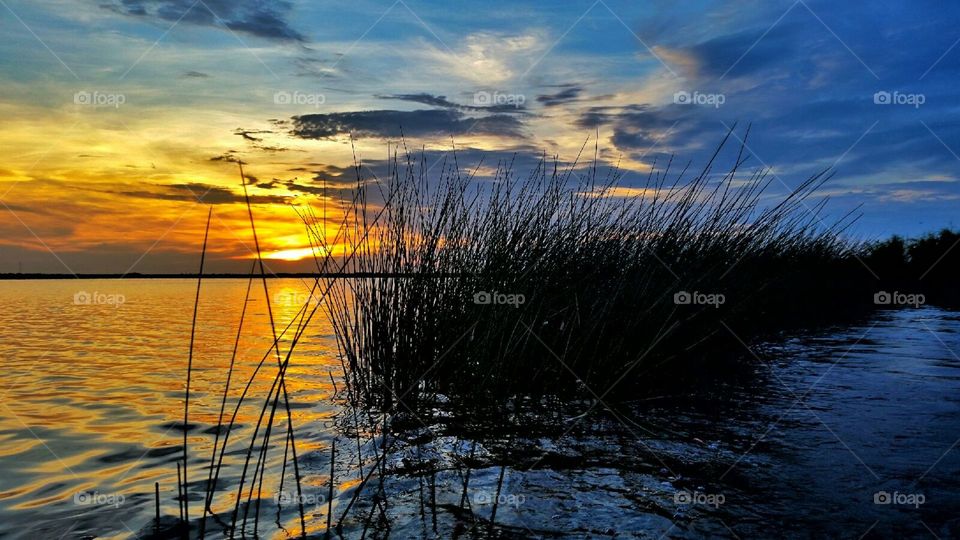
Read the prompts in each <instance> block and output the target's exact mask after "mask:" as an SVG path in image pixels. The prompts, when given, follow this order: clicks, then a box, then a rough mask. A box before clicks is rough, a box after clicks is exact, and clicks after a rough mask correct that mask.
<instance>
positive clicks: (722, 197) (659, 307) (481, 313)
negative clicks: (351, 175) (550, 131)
mask: <svg viewBox="0 0 960 540" xmlns="http://www.w3.org/2000/svg"><path fill="white" fill-rule="evenodd" d="M728 137H729V134H728ZM726 142H727V141H726V139H725V140H724V141H723V143H722V144H721V145H720V146H719V148H718V149H717V151H716V153H714V154H713V156H712V158H711V159H710V160H709V162H708V163H707V164H706V165H705V166H704V167H703V168H702V169H701V170H700V172H699V173H696V174H690V173H689V167H684V168H682V170H680V171H676V172H675V169H677V167H676V166H675V165H674V164H673V163H672V160H671V162H670V163H666V164H664V165H663V166H662V167H655V168H654V170H652V171H651V172H650V174H649V176H648V177H647V178H646V182H645V184H644V185H642V186H641V187H640V188H634V189H624V187H623V185H622V183H621V181H622V174H621V173H620V172H619V171H617V170H609V171H606V172H602V171H601V170H600V169H599V168H598V167H597V166H596V160H594V163H593V164H588V165H581V164H580V163H579V158H578V160H575V161H574V162H573V163H572V164H570V165H569V166H567V167H565V168H563V169H561V167H560V166H559V165H558V164H557V163H556V162H554V163H552V164H551V163H550V162H548V161H547V160H545V159H544V160H542V161H541V162H540V163H539V165H538V166H537V167H536V169H535V170H534V171H532V172H531V173H530V174H529V175H528V176H526V177H523V178H518V177H517V176H516V175H515V174H514V173H513V170H512V166H511V164H509V163H501V164H498V166H497V167H496V170H495V173H494V174H493V175H492V179H487V180H481V179H478V178H477V177H476V174H475V171H474V172H473V173H465V172H463V171H461V169H460V167H459V166H458V165H457V163H456V156H455V154H453V156H452V157H451V159H450V161H449V162H444V163H443V164H442V165H441V167H440V169H439V171H438V173H437V174H436V176H435V177H430V175H429V174H428V172H427V170H426V168H425V166H424V164H423V162H422V161H421V162H420V163H419V164H416V163H415V162H414V161H413V159H412V158H411V157H409V156H408V157H407V158H406V161H405V163H403V164H401V163H400V161H399V160H398V159H397V158H396V157H394V159H393V163H392V166H391V168H390V171H389V174H388V175H387V178H386V179H385V180H384V181H382V182H376V183H372V182H369V181H367V180H366V179H364V178H363V177H362V176H360V177H359V178H358V185H357V192H356V193H355V196H354V204H352V205H351V206H350V209H351V212H349V213H348V214H349V215H348V221H349V226H347V227H346V228H345V231H346V232H345V234H343V236H342V238H343V240H344V241H345V244H346V245H347V246H348V249H347V251H348V252H350V253H354V254H355V255H356V256H355V257H353V259H352V261H351V263H350V265H349V271H350V272H351V273H355V274H358V275H360V276H366V277H361V278H356V279H340V280H335V281H332V282H331V287H330V294H329V295H328V296H327V298H326V303H325V307H326V309H327V311H328V314H329V317H330V319H331V321H332V323H333V326H334V329H335V331H336V335H337V339H338V343H339V347H340V350H341V354H342V357H343V361H344V367H345V372H346V374H347V378H348V382H349V383H350V387H351V392H352V393H353V394H354V395H355V397H358V398H361V399H364V400H366V401H367V402H371V403H376V404H380V405H383V406H384V407H390V406H391V405H393V404H395V403H396V402H397V401H398V400H403V401H404V402H405V403H414V402H416V401H417V399H420V398H423V397H425V396H436V395H448V396H449V395H456V394H470V395H472V396H477V395H478V393H479V394H484V393H496V394H516V393H525V394H530V393H534V394H537V393H539V394H548V393H554V392H563V391H567V390H570V389H574V390H580V391H587V392H589V393H591V394H593V397H594V398H598V397H599V398H603V397H604V396H606V395H607V393H608V392H611V391H615V390H617V391H624V390H632V391H635V389H636V388H637V387H638V383H643V382H644V381H647V380H650V379H653V378H663V377H664V376H666V377H668V378H674V377H683V376H685V374H688V373H691V371H694V372H695V371H696V368H699V367H703V366H710V365H716V364H717V357H718V356H719V353H718V350H719V347H720V346H721V345H723V344H730V343H734V344H739V343H740V342H746V341H749V340H750V339H753V338H754V337H756V336H758V335H760V334H763V333H766V332H771V331H776V330H779V329H783V328H790V327H792V326H793V325H796V324H799V323H801V322H802V321H804V320H810V319H814V320H815V319H817V318H823V317H824V316H825V315H826V314H831V315H832V314H835V313H837V312H839V311H841V310H847V309H849V308H851V307H853V306H854V305H858V304H859V303H862V302H861V301H862V300H869V295H868V294H867V292H865V291H861V289H862V287H860V286H858V285H857V283H858V280H859V279H860V278H861V277H862V275H863V274H865V272H866V271H865V270H864V269H862V268H861V267H860V265H859V264H858V263H857V262H856V260H855V258H856V257H857V254H858V253H859V252H860V250H861V247H860V246H859V244H855V243H852V242H848V241H846V240H844V239H843V236H842V235H841V233H842V232H843V230H844V228H845V227H847V226H848V225H849V224H850V223H851V222H852V219H850V216H845V217H844V218H843V219H840V220H839V221H837V222H834V223H832V224H830V225H826V224H824V222H823V220H822V217H821V211H822V209H823V202H821V203H818V204H814V205H811V204H809V203H808V201H809V200H810V196H811V194H813V193H814V192H815V190H816V189H817V188H818V187H819V186H820V185H822V183H823V182H825V181H826V180H827V179H828V177H829V175H828V174H827V172H826V171H825V172H823V173H821V174H817V175H815V176H813V177H812V178H810V179H808V180H807V181H805V182H803V183H802V184H801V185H799V186H798V187H797V188H796V189H794V190H793V191H792V192H790V193H789V194H787V195H786V196H784V197H782V198H780V199H779V200H776V201H773V202H770V203H769V204H766V205H764V204H762V203H764V202H766V201H767V196H766V195H765V194H766V192H767V190H768V187H769V185H770V184H771V182H772V181H773V180H774V178H773V177H772V176H771V175H769V174H768V172H767V171H763V170H759V171H754V172H750V173H747V174H746V175H744V174H743V173H742V172H741V169H742V167H743V165H744V162H745V158H744V156H743V149H742V148H741V150H740V152H739V153H738V154H737V155H736V157H735V159H734V160H733V163H732V165H731V166H730V167H728V168H727V169H726V172H724V173H719V174H718V173H715V171H714V168H715V164H716V162H717V160H718V159H719V156H720V155H721V150H722V149H723V147H724V143H726ZM357 170H358V175H359V174H360V171H361V167H359V166H358V167H357ZM741 176H743V178H741ZM374 186H375V187H374ZM374 190H376V191H374ZM374 196H376V198H377V199H379V201H380V202H379V203H378V204H375V203H373V202H370V201H371V200H372V199H374ZM374 213H376V214H377V215H376V219H373V218H371V217H370V216H371V215H373V214H374ZM304 217H305V222H306V223H307V226H308V229H309V231H310V233H311V237H312V238H313V240H314V242H315V244H316V247H317V248H318V252H320V253H323V254H329V253H331V251H332V250H333V249H334V247H333V246H332V245H331V244H330V242H329V241H328V240H327V239H326V237H325V234H324V231H323V230H322V227H321V226H319V225H318V224H317V223H318V220H316V219H314V218H315V216H310V215H305V216H304ZM334 279H335V278H334ZM721 295H722V296H721ZM488 299H490V300H491V301H490V302H485V301H486V300H488ZM687 299H690V300H691V302H689V303H685V300H687ZM721 299H722V300H723V302H722V303H721V302H720V300H721ZM521 301H522V303H521ZM736 346H738V347H739V346H740V345H736ZM594 389H595V390H594ZM598 394H601V395H598Z"/></svg>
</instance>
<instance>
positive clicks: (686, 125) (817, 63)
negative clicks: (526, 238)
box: [0, 0, 960, 272]
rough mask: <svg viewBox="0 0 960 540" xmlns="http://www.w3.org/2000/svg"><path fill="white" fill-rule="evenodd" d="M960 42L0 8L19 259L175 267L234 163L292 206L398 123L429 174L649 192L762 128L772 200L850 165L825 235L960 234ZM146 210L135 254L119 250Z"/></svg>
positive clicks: (1, 224)
mask: <svg viewBox="0 0 960 540" xmlns="http://www.w3.org/2000/svg"><path fill="white" fill-rule="evenodd" d="M958 23H960V5H957V4H950V3H945V2H933V1H915V2H871V3H856V4H855V3H849V2H827V1H817V0H803V1H762V2H761V1H750V0H743V1H734V2H707V1H693V2H683V3H677V2H666V1H651V2H645V3H642V4H638V3H635V2H617V1H614V0H602V1H599V0H598V1H593V2H591V1H584V2H564V3H556V4H545V3H517V2H509V3H508V2H497V1H492V2H483V3H476V2H471V3H463V4H460V3H451V2H424V1H417V0H409V1H408V0H403V1H395V2H391V1H383V2H375V1H369V0H359V1H354V2H350V3H347V4H344V5H338V6H337V7H336V8H333V7H330V6H328V5H325V4H323V3H316V2H309V3H308V2H301V1H277V2H254V1H249V0H239V1H229V0H197V1H194V0H102V1H98V2H80V1H74V0H50V1H36V2H20V1H14V0H2V2H0V30H2V32H0V70H2V72H3V77H2V81H0V96H2V105H0V112H2V113H3V114H2V116H0V122H3V124H4V128H5V129H3V130H2V131H3V133H4V134H3V135H2V137H3V141H2V142H3V144H4V146H5V147H6V150H3V151H0V201H2V202H3V203H4V205H3V206H0V233H2V238H4V239H5V240H4V241H3V243H2V244H0V251H6V253H7V255H8V257H9V260H27V261H28V262H29V264H30V265H34V266H35V267H36V268H38V269H44V270H46V271H63V268H64V267H67V268H69V269H70V270H73V269H76V271H77V272H82V271H93V270H99V269H108V270H109V271H123V270H125V269H126V268H127V267H128V266H129V265H130V263H134V268H135V269H136V270H139V271H151V270H153V271H163V270H170V269H174V268H179V266H178V265H179V264H180V261H182V260H186V258H185V256H184V257H180V254H181V253H182V252H183V251H184V249H182V246H181V247H178V242H180V243H181V244H183V245H192V240H190V239H191V238H193V235H195V234H196V229H197V226H198V225H197V216H200V215H202V214H205V212H202V209H200V208H193V207H194V206H199V205H195V204H193V203H194V202H196V201H191V200H190V198H189V194H190V191H189V190H191V189H194V188H196V189H201V190H208V189H209V188H216V189H217V190H220V191H217V190H214V193H220V194H221V195H222V197H221V198H220V199H219V200H218V202H219V203H221V204H224V205H228V204H230V203H232V202H235V201H232V200H231V195H230V190H235V188H236V185H235V182H234V180H233V176H232V175H234V174H235V171H234V170H233V169H232V168H231V167H228V165H230V163H229V161H228V160H226V159H219V160H218V159H216V158H217V157H218V156H220V157H221V158H223V157H234V158H236V157H239V158H242V159H243V160H244V161H246V162H248V163H249V164H250V165H249V171H250V173H251V174H252V175H254V176H256V177H257V178H258V179H259V180H260V183H259V185H258V186H257V187H256V188H254V192H255V193H256V194H257V195H259V196H260V197H263V199H262V200H263V201H264V204H268V203H269V202H271V201H275V202H289V201H290V200H296V199H297V198H298V197H302V196H306V195H307V194H309V193H311V192H312V191H315V190H316V187H317V185H318V182H320V181H321V180H324V181H333V182H336V181H338V180H340V181H344V180H346V179H348V175H349V173H348V172H345V169H346V168H348V167H349V165H350V163H351V162H352V152H353V148H356V149H357V150H358V152H359V154H360V155H361V157H362V158H363V159H364V161H365V162H366V163H369V164H370V165H371V167H373V168H375V167H376V165H377V163H378V162H379V161H382V160H383V158H384V157H385V155H386V154H387V149H388V145H394V144H396V143H397V142H398V140H399V134H400V133H401V129H402V132H403V134H404V135H405V138H406V142H407V145H408V147H412V148H416V149H423V155H424V156H425V159H427V160H430V162H431V163H435V162H436V160H438V159H442V157H443V156H445V155H447V152H448V151H449V150H450V148H451V144H452V143H451V141H452V142H453V143H455V144H456V146H457V148H458V149H459V154H460V156H462V158H463V159H464V160H465V161H466V162H470V161H471V160H475V159H479V156H481V155H482V156H484V162H485V163H495V162H496V160H497V159H507V158H509V157H511V156H514V155H517V156H519V157H518V161H517V163H518V164H519V165H518V167H519V168H520V169H521V170H520V171H518V172H522V169H523V167H528V166H530V165H531V164H532V162H533V161H534V160H535V159H536V158H537V156H539V155H541V153H542V152H546V154H547V155H551V156H552V155H558V156H560V158H561V159H565V160H570V159H572V158H573V157H575V155H576V153H577V151H578V150H579V149H580V147H581V145H582V144H583V143H584V141H587V140H589V144H590V148H591V152H590V154H591V156H592V147H593V145H594V142H596V144H597V146H598V147H599V156H600V159H601V161H602V162H603V163H604V164H610V165H612V164H615V163H619V164H620V166H621V167H622V168H623V169H624V170H625V171H626V172H627V174H626V182H627V183H635V182H639V181H640V180H641V179H642V178H644V177H645V175H646V173H647V171H648V170H649V169H650V167H651V166H652V164H653V163H654V161H655V160H656V162H658V163H663V162H664V160H666V159H667V158H668V157H669V156H671V155H675V156H676V157H677V158H678V159H679V160H681V161H682V162H686V161H688V160H689V161H691V162H692V163H693V166H694V168H696V166H697V165H701V164H703V162H704V160H705V159H706V157H707V156H708V154H709V153H710V152H711V151H712V150H713V148H714V147H715V145H716V144H717V143H718V142H719V141H720V140H721V138H722V137H723V136H724V134H725V133H726V132H727V131H728V129H730V127H732V126H734V125H737V126H738V127H737V129H736V130H735V136H734V139H733V141H732V142H734V143H739V142H740V141H739V138H742V137H743V136H744V135H745V129H746V127H747V126H748V125H749V126H750V134H749V138H748V139H747V141H746V145H747V154H749V155H750V161H749V162H748V165H750V166H754V167H767V168H769V169H770V170H771V171H772V174H773V175H774V177H775V178H774V184H773V185H772V190H773V191H774V192H779V193H782V192H784V191H785V190H786V189H788V188H789V186H795V185H797V184H798V183H799V182H801V181H802V180H803V179H805V178H806V177H808V176H810V175H812V174H815V173H817V172H819V171H821V170H824V169H832V170H833V171H834V173H835V174H834V177H833V179H832V180H831V181H830V182H829V183H828V184H827V185H826V186H825V187H824V188H823V192H822V195H823V196H829V197H830V199H831V202H830V203H829V205H828V206H827V215H826V216H825V217H824V219H825V222H829V220H830V218H831V216H833V217H837V218H839V217H841V216H842V215H844V214H845V213H846V212H847V211H849V210H851V209H854V208H859V210H858V211H859V213H860V214H861V215H862V217H861V219H860V221H859V222H858V223H857V224H856V225H855V226H854V227H853V228H852V229H851V233H852V234H854V235H856V236H858V237H864V238H882V237H885V236H889V235H890V234H895V233H899V234H905V235H908V236H911V235H917V234H921V233H924V232H928V231H932V230H935V229H937V228H940V227H945V226H960V213H958V208H960V205H958V203H960V183H958V171H960V157H958V154H960V123H958V121H957V109H958V105H960V99H958V98H960V90H958V88H957V84H956V81H957V80H958V70H960V45H958V42H960V30H958V28H960V24H958ZM78 95H79V96H80V97H79V98H78V97H77V96H78ZM84 96H86V97H84ZM98 99H99V100H100V101H99V102H98V101H97V100H98ZM84 100H87V101H84ZM118 101H122V103H118ZM98 104H99V106H95V105H98ZM351 136H352V137H353V146H351V142H350V138H351ZM594 139H596V141H595V140H594ZM728 162H729V160H728ZM184 193H187V195H188V196H187V197H183V196H182V195H183V194H184ZM775 194H776V193H771V195H775ZM50 202H54V203H56V204H54V205H50V204H49V203H50ZM178 205H179V206H178ZM51 206H52V207H53V208H52V207H51ZM185 206H186V207H187V208H183V207H185ZM143 208H148V209H149V210H150V211H149V212H147V213H146V215H143V212H142V210H143ZM182 208H183V211H182V212H181V209H182ZM234 211H235V209H234ZM135 212H141V214H140V218H139V221H138V225H139V227H138V228H136V229H133V228H131V229H130V230H129V231H126V232H128V233H129V234H128V235H127V236H129V238H130V240H129V241H127V242H124V241H119V240H117V239H116V238H115V237H111V236H109V235H108V234H106V232H105V231H108V230H110V228H111V227H110V226H109V224H110V223H117V222H124V220H125V219H128V218H129V216H131V215H132V214H133V213H135ZM273 212H274V214H276V215H277V216H278V217H279V216H281V215H282V212H280V211H276V210H275V211H273ZM181 213H185V214H186V217H182V216H181ZM274 214H271V215H274ZM223 216H224V218H223V219H224V223H223V226H224V228H229V223H230V218H231V216H232V214H230V211H228V210H227V209H226V208H225V209H224V212H223ZM290 216H291V217H293V214H292V212H290ZM177 218H180V219H177ZM291 221H294V220H293V219H291ZM294 225H295V224H293V223H292V224H291V227H293V226H294ZM161 235H162V237H161ZM277 235H278V238H281V239H285V240H283V241H282V242H279V244H278V245H277V246H276V247H277V249H281V248H283V247H289V248H291V249H293V248H294V247H295V245H296V243H297V240H295V239H294V236H296V233H295V232H293V230H292V229H289V230H288V229H282V230H278V231H277ZM157 237H161V239H160V240H159V241H155V239H156V238H157ZM188 240H190V241H188ZM146 248H150V249H148V251H149V253H148V254H147V255H146V256H142V252H143V251H144V250H145V249H146ZM225 253H226V252H225ZM225 256H226V255H225ZM178 257H179V258H178ZM58 259H59V260H58ZM120 267H123V268H120ZM0 271H10V269H9V268H0Z"/></svg>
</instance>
